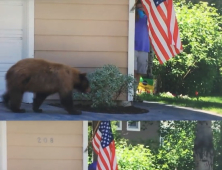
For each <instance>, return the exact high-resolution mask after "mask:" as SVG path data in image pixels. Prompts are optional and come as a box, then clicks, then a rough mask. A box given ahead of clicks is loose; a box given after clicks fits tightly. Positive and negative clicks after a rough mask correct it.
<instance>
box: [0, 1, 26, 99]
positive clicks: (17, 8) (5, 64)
mask: <svg viewBox="0 0 222 170" xmlns="http://www.w3.org/2000/svg"><path fill="white" fill-rule="evenodd" d="M23 13H24V4H23V1H21V0H15V1H8V0H7V1H2V0H0V95H2V94H3V93H4V91H5V73H6V71H7V70H8V68H9V67H10V66H11V65H13V64H14V63H15V62H17V61H18V60H20V59H21V58H22V56H23V54H22V52H23V33H24V23H23V21H24V17H23V16H24V14H23ZM0 100H1V99H0Z"/></svg>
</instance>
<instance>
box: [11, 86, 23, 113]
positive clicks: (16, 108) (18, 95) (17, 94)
mask: <svg viewBox="0 0 222 170" xmlns="http://www.w3.org/2000/svg"><path fill="white" fill-rule="evenodd" d="M22 97H23V92H21V91H19V90H13V91H11V92H10V109H11V110H12V111H13V112H15V113H25V109H20V106H21V102H22Z"/></svg>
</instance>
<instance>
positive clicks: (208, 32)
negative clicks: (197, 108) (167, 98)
mask: <svg viewBox="0 0 222 170" xmlns="http://www.w3.org/2000/svg"><path fill="white" fill-rule="evenodd" d="M175 9H176V15H177V20H178V25H179V29H180V37H181V40H182V44H183V48H184V50H183V52H182V53H181V54H179V55H177V56H176V57H174V58H173V59H170V60H169V61H167V62H166V63H164V64H163V65H159V63H158V61H157V59H155V60H154V74H155V75H156V77H157V79H158V89H159V91H160V92H164V91H170V92H172V93H175V94H189V95H194V93H195V91H198V92H199V93H200V94H206V95H207V94H211V93H212V92H215V91H217V93H218V91H219V90H222V89H220V88H221V87H220V86H221V85H222V83H221V75H222V74H221V71H222V70H221V68H222V62H221V61H222V49H221V46H222V30H221V21H222V20H221V16H220V15H219V13H218V12H217V9H216V8H214V7H210V6H208V4H207V3H206V2H200V3H198V4H192V3H188V4H186V3H185V2H184V1H179V2H177V3H175Z"/></svg>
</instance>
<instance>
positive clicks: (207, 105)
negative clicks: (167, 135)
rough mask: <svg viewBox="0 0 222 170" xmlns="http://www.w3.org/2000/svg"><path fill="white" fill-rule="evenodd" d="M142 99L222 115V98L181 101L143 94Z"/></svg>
mask: <svg viewBox="0 0 222 170" xmlns="http://www.w3.org/2000/svg"><path fill="white" fill-rule="evenodd" d="M140 97H141V98H142V99H143V100H145V101H157V102H160V103H165V104H172V105H176V106H184V107H192V108H196V109H202V110H206V111H212V112H215V113H220V114H222V96H221V97H215V96H208V97H200V98H199V100H197V98H191V99H181V98H175V97H174V98H171V97H161V96H157V95H150V94H141V95H140Z"/></svg>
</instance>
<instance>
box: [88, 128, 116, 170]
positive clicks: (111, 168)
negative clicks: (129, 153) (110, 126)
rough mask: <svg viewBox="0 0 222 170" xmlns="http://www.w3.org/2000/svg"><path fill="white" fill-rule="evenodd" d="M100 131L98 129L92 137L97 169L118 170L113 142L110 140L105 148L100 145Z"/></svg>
mask: <svg viewBox="0 0 222 170" xmlns="http://www.w3.org/2000/svg"><path fill="white" fill-rule="evenodd" d="M101 136H102V134H101V132H100V131H99V129H98V130H97V133H96V134H95V137H94V138H93V141H92V144H93V149H94V151H95V152H96V154H97V155H98V160H97V170H118V166H117V161H116V155H115V142H114V140H113V141H112V142H111V144H110V145H109V146H107V147H106V148H102V146H101V143H100V141H101Z"/></svg>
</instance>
